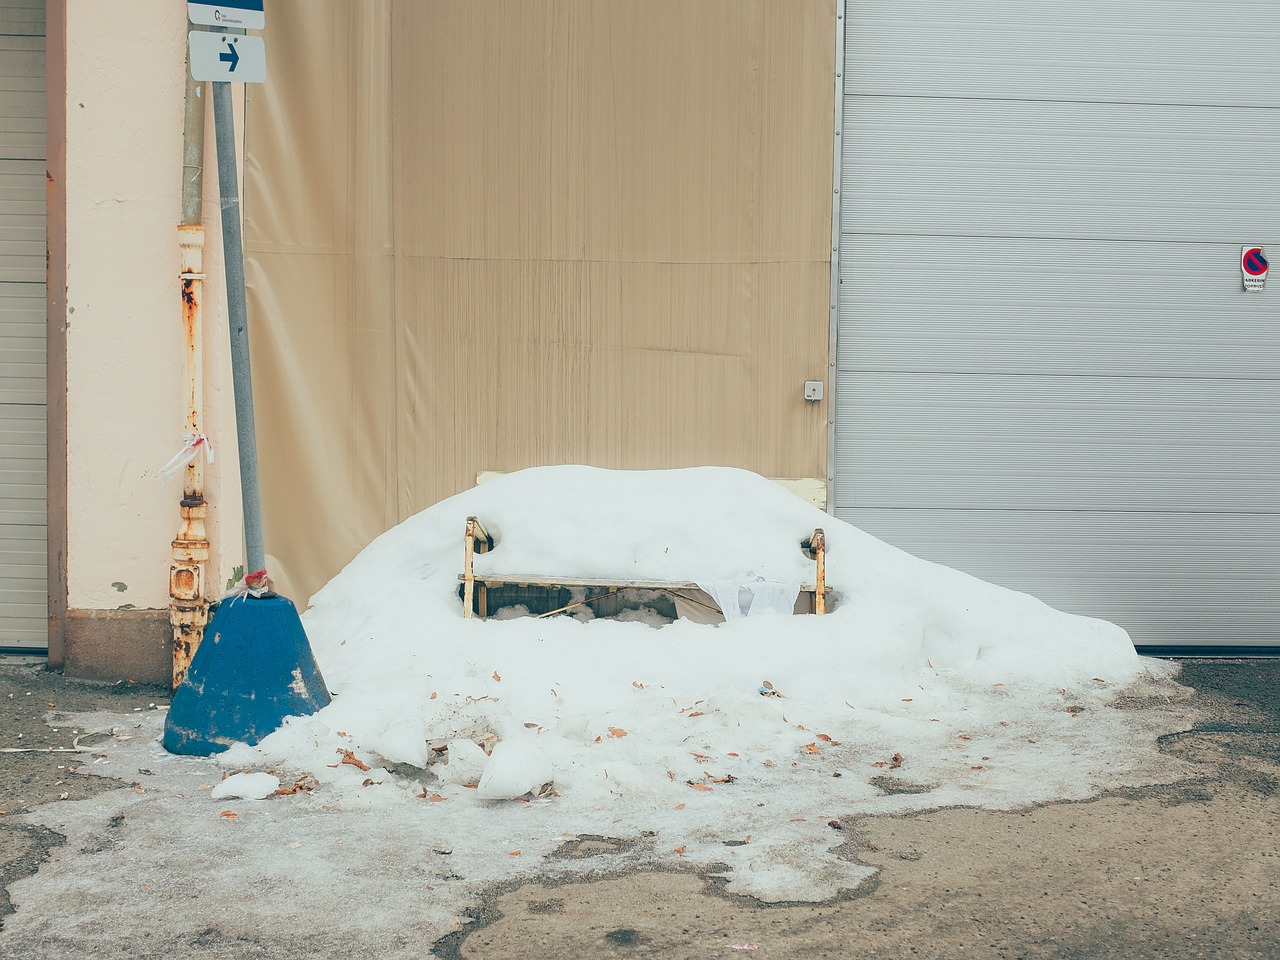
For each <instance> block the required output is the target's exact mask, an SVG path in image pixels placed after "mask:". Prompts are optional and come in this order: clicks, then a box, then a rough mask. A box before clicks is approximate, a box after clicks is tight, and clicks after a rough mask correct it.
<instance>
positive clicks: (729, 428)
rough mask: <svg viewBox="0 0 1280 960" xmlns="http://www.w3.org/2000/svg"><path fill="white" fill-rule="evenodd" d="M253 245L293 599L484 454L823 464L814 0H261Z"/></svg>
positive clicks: (827, 203)
mask: <svg viewBox="0 0 1280 960" xmlns="http://www.w3.org/2000/svg"><path fill="white" fill-rule="evenodd" d="M270 17H271V22H270V24H269V28H271V29H272V30H273V31H276V32H274V33H273V34H270V35H269V37H268V44H269V49H270V52H271V56H272V58H273V66H272V69H271V71H270V78H269V82H268V83H267V84H266V85H265V86H264V87H263V88H261V89H255V90H253V91H252V93H251V99H250V104H249V121H248V122H249V134H248V160H247V162H248V172H247V175H246V190H247V198H246V246H247V250H248V255H249V265H248V272H249V283H250V317H251V320H252V321H253V323H254V327H253V336H254V341H253V349H254V362H255V389H256V390H258V395H259V397H260V398H262V404H263V408H264V409H266V410H269V411H270V413H269V415H268V416H267V417H266V418H265V419H263V420H260V421H259V436H260V438H261V441H262V443H261V446H262V450H263V485H264V506H265V513H266V540H267V549H268V551H269V553H274V554H275V559H274V560H273V564H272V569H273V573H274V575H275V576H276V578H277V580H278V582H280V584H281V585H282V586H283V587H284V588H285V590H286V592H289V593H291V594H292V595H293V596H295V597H296V598H298V599H305V598H306V597H307V596H308V595H309V594H310V593H311V592H312V591H313V590H315V589H317V588H318V587H320V586H321V585H322V584H323V583H324V582H325V581H326V580H327V579H328V578H329V577H331V576H332V575H333V574H334V573H336V572H337V571H338V569H340V568H341V566H342V564H344V563H345V562H346V561H347V560H349V559H350V558H351V557H352V556H354V554H355V553H356V552H357V551H358V550H359V549H360V548H361V547H363V546H364V545H365V544H366V543H368V542H369V541H370V540H371V539H373V537H375V536H376V535H377V534H378V533H380V532H382V531H383V530H385V529H386V528H388V527H389V526H391V525H393V524H394V523H396V522H398V521H399V520H401V519H403V518H405V517H407V516H409V515H411V514H412V513H414V512H417V511H418V510H421V509H423V508H425V507H427V506H429V505H430V504H432V503H434V502H436V501H437V500H439V499H441V498H443V497H446V496H449V495H451V494H453V493H455V492H457V491H459V490H462V489H465V488H466V487H468V486H470V485H471V484H472V483H473V482H474V479H475V476H476V473H477V472H478V471H480V470H488V469H493V470H515V469H518V468H521V467H526V466H532V465H538V464H548V463H563V462H583V463H591V464H596V465H599V466H608V467H627V468H649V467H679V466H689V465H696V464H726V465H734V466H742V467H747V468H750V469H753V470H756V471H758V472H760V473H763V474H767V475H772V476H813V477H825V476H826V460H827V433H826V424H827V416H828V412H827V409H826V405H825V404H816V405H814V404H806V403H805V401H804V400H803V394H802V390H803V383H804V381H805V380H808V379H819V380H825V379H826V372H827V369H828V368H827V359H828V358H827V343H828V315H829V314H828V304H829V291H830V286H829V285H830V256H831V251H830V242H829V241H830V235H831V211H832V192H831V163H832V139H833V98H834V87H835V4H834V2H833V0H646V2H643V3H637V2H634V0H536V2H535V0H525V2H520V3H511V2H501V0H467V2H461V0H277V2H274V3H273V4H272V5H271V10H270Z"/></svg>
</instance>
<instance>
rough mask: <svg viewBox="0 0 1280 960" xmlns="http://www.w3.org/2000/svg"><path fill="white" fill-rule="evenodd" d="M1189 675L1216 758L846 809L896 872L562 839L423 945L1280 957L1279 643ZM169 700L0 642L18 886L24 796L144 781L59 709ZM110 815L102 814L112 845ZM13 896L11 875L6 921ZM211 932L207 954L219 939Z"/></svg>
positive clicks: (533, 950)
mask: <svg viewBox="0 0 1280 960" xmlns="http://www.w3.org/2000/svg"><path fill="white" fill-rule="evenodd" d="M1181 682H1182V683H1184V684H1186V685H1188V686H1190V687H1192V688H1193V689H1194V690H1195V696H1194V698H1193V700H1192V702H1191V706H1192V707H1194V709H1195V710H1196V711H1198V714H1199V716H1200V719H1199V720H1198V721H1197V722H1196V723H1195V725H1194V727H1193V728H1191V729H1189V730H1187V731H1184V732H1181V733H1176V734H1172V735H1170V736H1167V737H1165V738H1164V739H1163V740H1162V743H1161V749H1162V750H1164V751H1167V752H1169V753H1171V754H1173V755H1176V756H1178V757H1181V758H1184V759H1187V760H1192V761H1195V762H1197V763H1198V764H1201V765H1202V766H1201V769H1202V770H1203V771H1205V772H1203V773H1201V774H1199V775H1197V776H1196V777H1194V778H1193V779H1189V780H1185V781H1182V782H1179V783H1174V784H1167V785H1160V786H1155V787H1146V788H1136V789H1126V790H1118V791H1112V792H1108V793H1104V794H1103V795H1101V796H1099V797H1097V798H1095V799H1092V800H1089V801H1086V802H1081V803H1055V804H1046V805H1040V806H1034V807H1030V808H1027V809H1024V810H1019V811H1013V812H995V811H988V810H978V809H970V808H952V809H943V810H933V811H929V812H926V813H921V814H915V815H911V816H904V817H876V818H848V819H845V820H844V821H843V822H842V823H841V828H842V831H841V833H842V835H843V836H844V838H845V840H844V843H843V845H842V848H841V851H842V853H843V855H845V856H847V857H848V858H850V859H853V860H857V861H859V862H862V863H865V864H868V865H870V866H874V867H876V868H878V870H879V873H878V874H877V875H876V877H875V878H873V879H872V880H871V881H869V882H868V883H865V884H864V885H863V886H862V887H860V888H859V889H858V890H856V891H854V892H852V893H850V894H847V895H844V896H841V897H839V898H836V899H834V900H832V901H829V902H825V903H818V904H799V903H794V904H786V903H784V904H769V905H765V904H761V903H758V902H756V901H753V900H750V899H748V898H743V897H738V896H732V895H729V894H727V893H726V892H725V891H724V884H723V881H722V880H721V879H719V878H716V877H713V876H708V875H704V874H702V873H699V872H697V871H694V870H688V871H681V872H665V871H654V870H652V869H646V868H638V869H630V870H626V871H622V872H616V871H612V870H611V869H610V868H608V867H606V866H605V864H608V863H617V862H618V860H619V858H618V857H617V856H616V854H617V853H619V852H620V851H625V850H627V849H630V848H631V847H632V846H634V845H635V844H636V843H638V842H641V841H642V840H643V838H638V837H605V836H582V837H576V838H572V839H570V840H567V841H566V842H565V844H564V846H563V847H562V848H561V850H560V851H559V852H558V854H557V858H558V859H561V860H566V861H567V860H573V861H575V862H576V863H577V864H579V865H581V864H583V863H587V864H590V863H593V862H596V861H597V860H598V862H599V863H600V864H601V869H600V870H599V871H595V872H593V873H590V874H589V875H588V877H587V879H585V880H584V879H583V878H582V877H581V876H579V875H573V876H570V874H569V873H568V872H567V871H566V873H565V875H564V876H558V875H556V874H555V872H554V866H553V865H554V863H555V860H556V859H557V858H553V860H552V864H553V865H552V866H551V867H549V870H548V874H547V875H546V876H545V877H540V878H539V880H538V881H537V882H535V883H521V884H510V885H501V886H498V887H495V888H493V889H490V890H488V891H486V892H485V894H484V895H483V896H481V897H480V898H479V899H478V900H477V902H476V903H475V904H474V905H473V907H472V909H471V910H470V911H469V915H470V916H472V917H474V918H476V922H474V923H471V924H468V925H466V926H465V927H463V928H461V929H459V930H457V931H456V932H454V933H451V934H449V935H448V936H446V937H444V938H443V939H441V940H438V941H436V942H435V943H425V942H424V943H423V944H422V945H421V953H422V954H423V955H426V954H429V953H433V954H435V955H437V956H440V957H445V958H489V957H495V958H496V957H503V958H504V960H505V958H509V957H511V956H512V955H513V954H517V953H518V954H520V955H533V956H540V955H541V956H553V957H582V958H614V957H619V958H621V957H647V958H657V957H662V958H676V960H678V958H690V960H692V958H695V957H707V956H717V955H719V956H734V955H738V954H750V955H752V956H755V957H760V958H764V957H784V958H790V957H795V958H818V957H850V956H857V957H860V958H862V957H865V958H886V960H887V958H939V960H941V958H955V957H966V956H967V957H991V958H1011V960H1013V958H1027V960H1033V958H1058V957H1061V958H1085V957H1088V958H1094V957H1097V958H1117V960H1119V958H1125V960H1143V958H1164V957H1168V958H1179V960H1182V958H1214V960H1217V958H1223V960H1225V958H1255V957H1256V958H1275V957H1280V915H1278V912H1277V910H1276V905H1277V904H1280V792H1278V788H1280V697H1278V696H1277V691H1278V689H1280V659H1250V660H1209V659H1204V660H1187V661H1184V662H1183V674H1182V677H1181ZM167 702H168V691H167V690H164V689H160V688H152V687H143V686H138V685H132V684H127V683H126V684H116V685H106V684H94V683H88V682H84V681H75V680H69V679H67V678H64V677H62V676H61V675H59V674H57V673H52V672H49V671H46V670H44V669H43V665H42V663H41V662H39V661H36V660H34V659H31V658H4V659H0V740H3V743H0V746H2V747H4V748H6V749H7V750H9V751H14V750H23V751H26V752H5V753H0V811H4V812H3V813H0V888H7V887H8V885H9V884H11V883H13V882H14V881H16V880H18V879H20V878H21V877H24V876H28V875H30V874H31V873H32V872H34V871H36V870H38V869H39V866H40V864H41V863H42V862H44V861H45V860H46V858H47V857H48V856H49V853H50V851H52V850H56V848H57V847H58V846H59V845H60V844H62V843H63V842H64V838H63V837H61V836H60V835H59V834H58V833H56V832H54V831H52V830H49V829H46V828H42V827H36V826H31V825H28V824H24V823H22V822H21V821H20V820H19V819H17V816H18V815H20V814H22V813H24V812H27V811H29V810H31V809H33V808H34V807H37V806H41V805H43V804H47V803H58V802H62V800H63V799H64V798H65V799H67V800H71V799H83V798H86V797H89V796H91V795H93V794H94V793H96V792H99V791H102V790H107V789H114V788H118V787H120V786H127V784H123V783H122V782H120V781H117V780H112V779H109V778H106V777H101V776H97V775H95V774H94V772H93V770H92V766H93V765H92V761H91V756H92V754H91V753H89V754H86V753H76V752H61V751H67V750H69V749H70V748H73V747H74V746H76V745H77V744H78V745H79V746H80V747H86V746H88V747H91V746H92V743H90V742H88V741H86V740H85V739H84V736H83V731H78V730H76V729H75V727H74V726H72V725H70V724H65V725H64V724H62V723H61V722H60V720H59V718H60V716H61V715H62V714H64V713H66V714H74V713H80V712H89V711H109V712H114V713H119V714H122V715H127V714H131V713H137V712H142V711H147V710H151V709H154V708H155V707H156V706H163V705H164V704H166V703H167ZM49 717H52V720H51V721H49V720H47V718H49ZM78 738H79V739H78ZM1099 747H1100V749H1105V745H1099ZM49 748H53V749H52V750H51V749H49ZM55 751H57V752H55ZM110 831H111V824H110V823H107V822H104V823H103V824H102V825H101V833H102V842H104V843H105V842H108V840H109V837H110ZM18 909H22V907H21V906H19V908H18ZM12 912H13V906H12V905H11V904H10V902H9V899H8V895H7V892H3V893H0V925H2V924H3V921H4V918H5V916H6V915H8V914H10V913H12ZM288 933H289V932H288V931H280V941H281V943H280V944H279V948H278V949H275V948H273V952H272V953H271V954H270V955H271V956H293V955H294V954H293V953H291V952H290V951H289V948H288V946H287V943H286V942H285V941H287V940H288ZM214 934H216V930H212V928H211V934H210V941H209V943H210V947H209V950H210V955H212V954H213V953H216V954H217V955H218V956H222V955H224V952H223V951H222V949H221V948H220V947H215V945H214V941H215V940H216V939H217V938H216V936H214ZM189 948H190V949H191V950H192V951H194V952H193V954H192V955H197V956H198V955H200V954H201V953H203V952H204V948H203V947H202V946H201V944H199V943H192V944H190V945H189ZM2 952H3V933H2V932H0V953H2ZM296 955H297V956H304V955H306V956H314V953H308V952H299V953H297V954H296ZM335 955H336V954H335ZM347 955H348V954H347V953H343V954H342V956H347Z"/></svg>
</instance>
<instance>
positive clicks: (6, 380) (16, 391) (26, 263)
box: [0, 0, 48, 650]
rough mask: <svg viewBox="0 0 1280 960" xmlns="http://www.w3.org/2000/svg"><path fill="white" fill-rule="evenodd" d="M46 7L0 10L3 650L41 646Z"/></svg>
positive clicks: (18, 3)
mask: <svg viewBox="0 0 1280 960" xmlns="http://www.w3.org/2000/svg"><path fill="white" fill-rule="evenodd" d="M44 54H45V39H44V0H0V647H18V648H22V649H32V650H36V649H41V648H43V647H45V646H46V645H47V638H48V622H47V616H46V609H47V608H46V604H47V599H48V598H47V588H46V553H47V548H46V542H47V516H46V492H45V463H46V435H45V79H44Z"/></svg>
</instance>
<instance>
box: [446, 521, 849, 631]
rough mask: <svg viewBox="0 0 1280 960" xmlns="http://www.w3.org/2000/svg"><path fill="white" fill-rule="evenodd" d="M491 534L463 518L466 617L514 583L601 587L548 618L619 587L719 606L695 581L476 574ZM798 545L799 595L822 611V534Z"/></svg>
mask: <svg viewBox="0 0 1280 960" xmlns="http://www.w3.org/2000/svg"><path fill="white" fill-rule="evenodd" d="M493 546H494V541H493V537H491V536H490V535H489V532H488V531H487V530H485V528H484V525H483V524H482V523H481V522H480V520H479V518H477V517H467V526H466V533H465V535H464V539H463V559H462V573H460V574H458V579H459V580H461V581H462V615H463V616H464V617H467V618H472V617H475V616H479V617H480V618H481V619H484V618H485V617H487V616H488V615H489V610H488V593H489V589H490V588H493V587H504V586H515V587H540V588H545V589H574V588H577V589H583V590H587V591H591V590H603V591H605V592H604V593H601V594H599V595H598V596H594V597H587V598H585V599H583V600H577V601H574V602H573V603H570V604H568V605H566V606H562V607H558V608H557V609H555V610H549V611H547V612H546V613H542V614H538V615H537V616H540V617H549V616H552V615H553V614H557V613H563V612H565V611H566V610H569V609H570V608H572V607H576V606H581V605H583V604H587V603H591V602H593V601H595V600H602V599H604V598H605V597H608V596H612V595H614V594H616V593H618V592H619V591H621V590H659V591H662V592H664V593H668V594H671V595H673V596H678V597H679V598H680V599H681V600H684V601H687V602H690V603H693V604H695V605H697V606H702V607H709V608H710V609H712V610H715V611H717V612H718V611H719V607H717V606H715V604H714V602H711V603H708V602H707V599H706V595H705V594H704V593H703V592H702V589H701V588H700V587H699V586H698V585H697V584H696V583H694V582H692V581H688V580H654V579H628V578H617V577H564V576H550V575H547V574H526V573H485V574H478V573H476V572H475V555H476V554H477V553H488V552H489V551H490V550H492V549H493ZM799 546H800V548H801V549H802V550H804V551H805V552H806V553H808V554H809V556H810V557H812V558H813V560H814V563H815V565H816V566H815V574H816V575H815V578H814V582H813V583H804V584H801V585H800V593H801V594H808V595H810V596H811V597H812V609H813V612H814V613H816V614H825V613H826V612H827V611H826V550H827V546H826V535H825V534H824V533H823V531H822V529H821V528H818V529H816V530H814V531H813V534H812V535H811V536H810V537H809V538H808V539H806V540H804V541H802V542H801V543H800V544H799ZM693 592H696V593H697V594H698V595H699V596H697V597H694V596H689V595H688V594H689V593H693Z"/></svg>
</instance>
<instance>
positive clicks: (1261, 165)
mask: <svg viewBox="0 0 1280 960" xmlns="http://www.w3.org/2000/svg"><path fill="white" fill-rule="evenodd" d="M1277 49H1280V23H1278V22H1277V21H1276V20H1275V18H1273V17H1265V16H1258V11H1257V8H1256V6H1255V5H1252V4H1248V3H1241V2H1231V0H1182V2H1179V0H1145V2H1144V0H1132V2H1129V3H1125V4H1116V3H1113V2H1110V0H1105V2H1104V0H1077V2H1074V3H1071V4H1056V5H1044V4H1011V3H1008V2H1005V0H935V2H920V3H910V4H904V3H901V2H900V0H865V2H864V0H847V3H846V25H845V53H846V56H845V65H844V94H845V95H844V100H843V126H842V141H843V147H842V151H843V153H842V156H843V160H842V171H841V206H840V221H841V225H840V251H839V296H838V301H837V302H838V308H837V312H838V331H837V342H838V349H837V366H838V376H837V390H836V451H835V461H836V469H835V488H834V509H835V512H836V514H837V515H838V516H840V517H841V518H843V519H847V520H849V521H851V522H853V523H856V524H858V525H860V526H862V527H864V528H865V529H867V530H869V531H870V532H872V533H874V534H876V535H877V536H881V537H883V538H884V539H886V540H888V541H890V542H892V543H896V544H898V545H900V546H902V547H904V548H905V549H907V550H910V551H912V552H915V553H918V554H920V555H922V556H925V557H928V558H930V559H933V560H937V561H940V562H943V563H946V564H949V565H952V566H955V567H959V568H961V569H963V570H966V571H968V572H970V573H973V574H975V575H977V576H980V577H983V578H984V579H990V580H994V581H996V582H999V583H1003V584H1006V585H1008V586H1011V587H1014V588H1016V589H1022V590H1026V591H1028V592H1030V593H1033V594H1035V595H1037V596H1040V597H1042V598H1043V599H1045V600H1046V601H1047V602H1049V603H1051V604H1053V605H1055V606H1058V607H1061V608H1063V609H1067V610H1071V611H1074V612H1079V613H1085V614H1090V615H1094V616H1100V617H1104V618H1107V619H1111V620H1115V621H1116V622H1118V623H1120V624H1121V625H1123V626H1124V627H1125V628H1126V629H1128V630H1129V632H1130V634H1131V635H1132V636H1133V638H1134V640H1135V642H1137V643H1139V644H1141V645H1170V646H1179V645H1212V646H1246V647H1248V646H1260V645H1272V644H1277V643H1280V480H1278V479H1277V478H1278V477H1280V299H1278V298H1280V278H1273V279H1272V281H1271V284H1270V285H1269V286H1268V288H1267V289H1266V290H1265V291H1264V292H1262V293H1249V294H1246V293H1244V292H1243V290H1242V284H1241V277H1240V268H1239V256H1240V248H1241V246H1242V245H1244V244H1253V243H1258V244H1270V247H1269V253H1272V255H1273V259H1278V258H1280V57H1276V56H1275V51H1276V50H1277Z"/></svg>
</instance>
